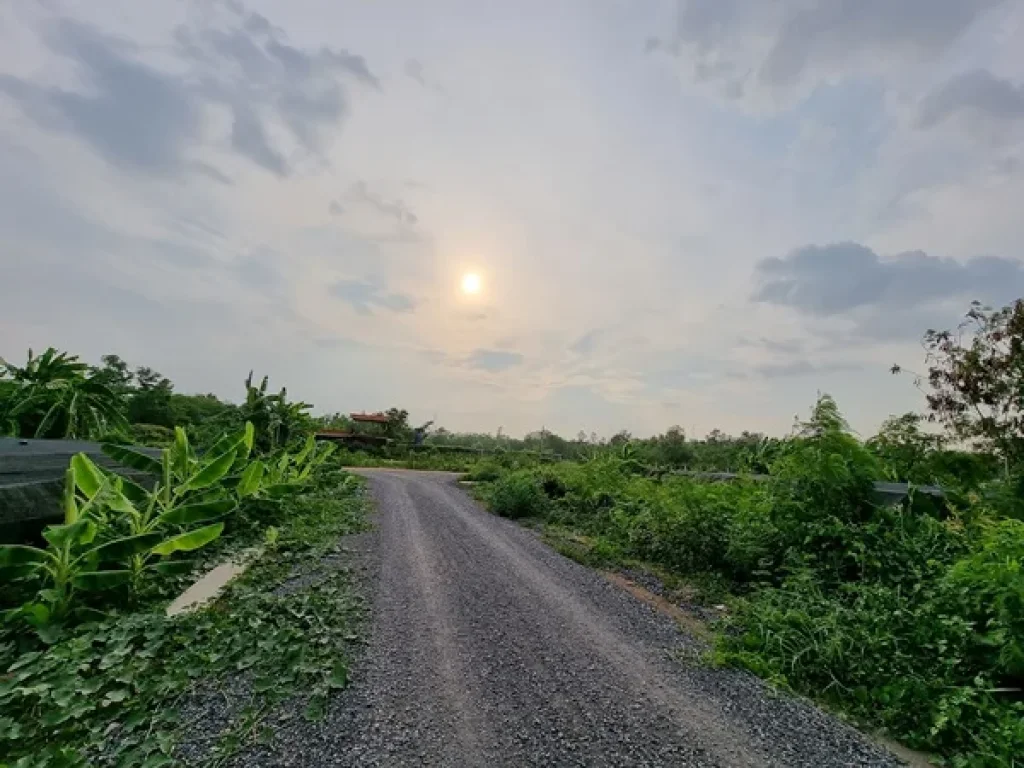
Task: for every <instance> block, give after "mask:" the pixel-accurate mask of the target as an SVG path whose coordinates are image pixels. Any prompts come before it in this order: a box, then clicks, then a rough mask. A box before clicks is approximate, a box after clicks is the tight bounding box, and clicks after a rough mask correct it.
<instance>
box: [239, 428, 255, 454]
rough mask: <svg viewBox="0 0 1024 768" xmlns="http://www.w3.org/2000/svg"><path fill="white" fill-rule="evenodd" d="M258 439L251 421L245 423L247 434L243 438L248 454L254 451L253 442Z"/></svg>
mask: <svg viewBox="0 0 1024 768" xmlns="http://www.w3.org/2000/svg"><path fill="white" fill-rule="evenodd" d="M255 439H256V428H255V427H253V425H252V422H251V421H247V422H245V432H244V434H243V436H242V444H243V445H245V450H246V451H247V452H251V451H252V446H253V442H254V441H255Z"/></svg>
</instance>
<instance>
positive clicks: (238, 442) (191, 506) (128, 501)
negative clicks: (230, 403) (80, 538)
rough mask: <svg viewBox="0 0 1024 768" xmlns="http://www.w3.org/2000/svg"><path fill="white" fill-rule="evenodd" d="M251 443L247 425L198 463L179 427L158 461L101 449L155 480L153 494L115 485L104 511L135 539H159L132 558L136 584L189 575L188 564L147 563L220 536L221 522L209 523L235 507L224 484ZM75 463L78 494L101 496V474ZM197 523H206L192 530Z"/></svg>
mask: <svg viewBox="0 0 1024 768" xmlns="http://www.w3.org/2000/svg"><path fill="white" fill-rule="evenodd" d="M252 441H253V429H252V425H251V424H246V427H245V430H243V432H242V433H241V434H238V435H234V436H226V437H224V438H221V440H219V441H218V442H217V443H216V444H215V445H214V446H213V448H212V449H211V450H210V451H209V453H208V455H207V456H204V457H203V458H201V459H200V458H198V457H197V456H196V453H195V451H194V450H193V449H192V447H191V445H190V444H189V440H188V436H187V434H186V433H185V430H183V429H181V428H180V427H177V428H175V435H174V444H173V445H172V446H171V447H170V448H165V449H164V450H163V451H161V454H160V459H159V460H157V459H155V458H154V457H152V456H149V455H147V454H144V453H141V452H139V451H135V450H133V449H131V448H126V447H125V446H119V445H104V446H103V451H104V452H105V453H106V454H107V455H108V456H111V457H112V458H114V459H116V460H117V461H120V462H121V463H123V464H126V465H128V466H130V467H134V468H137V469H142V470H146V471H149V472H150V473H152V474H157V475H158V477H159V480H158V481H157V483H156V485H155V486H154V488H153V490H152V491H147V490H145V489H144V488H142V487H141V486H138V485H137V484H135V483H132V482H130V481H126V480H120V479H119V480H115V481H114V483H115V485H114V487H115V490H116V491H120V493H116V492H115V493H113V494H111V495H110V499H109V500H108V502H107V506H108V507H109V508H110V509H111V510H113V511H115V512H117V513H119V514H120V515H121V516H122V519H124V520H125V521H126V522H127V526H128V530H129V531H130V532H131V533H132V534H133V535H139V534H146V533H152V532H158V533H160V534H161V541H160V542H159V543H157V544H156V545H155V546H154V547H153V548H152V549H151V550H149V551H148V552H142V553H138V554H136V555H135V556H134V557H133V558H132V563H131V572H132V574H133V577H134V578H135V579H139V578H141V576H142V573H143V571H144V570H146V569H152V570H156V571H159V572H161V573H169V572H176V571H180V570H187V569H188V568H189V567H190V564H189V563H183V562H180V561H179V562H175V561H168V560H159V561H157V562H155V563H151V562H150V561H152V560H153V559H154V558H155V557H166V556H168V555H171V554H173V553H175V552H191V551H193V550H196V549H199V548H201V547H204V546H206V545H207V544H209V543H210V542H212V541H214V540H215V539H216V538H218V537H219V536H220V535H221V533H222V532H223V530H224V523H223V522H213V521H215V520H216V519H217V518H220V517H223V516H224V515H226V514H228V513H229V512H231V511H232V510H234V509H235V507H236V506H237V505H238V496H237V494H236V493H233V492H231V490H230V488H229V484H228V483H227V482H226V481H227V480H228V478H229V473H231V472H232V470H233V469H234V468H235V467H236V466H242V465H244V464H245V463H246V461H247V458H248V456H249V452H250V451H251V450H252ZM75 460H76V461H77V462H78V463H79V465H80V467H81V470H82V471H81V472H80V473H79V476H80V477H81V478H82V482H80V483H79V490H80V491H81V492H82V493H83V494H84V495H85V496H86V497H87V498H88V497H91V495H92V494H93V493H98V492H99V490H100V487H101V485H102V483H103V476H104V474H105V473H104V472H103V470H101V469H100V468H99V467H97V466H96V465H95V464H93V463H92V462H91V461H90V460H89V458H88V457H87V456H85V455H83V454H79V455H78V456H76V457H75ZM236 484H237V481H236ZM199 523H206V524H205V525H201V526H200V527H198V528H190V526H195V525H196V524H199ZM183 529H184V530H183ZM172 533H173V535H169V534H172Z"/></svg>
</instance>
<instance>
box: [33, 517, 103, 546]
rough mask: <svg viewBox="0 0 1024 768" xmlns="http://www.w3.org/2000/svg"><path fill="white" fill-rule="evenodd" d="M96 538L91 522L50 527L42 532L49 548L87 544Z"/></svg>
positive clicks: (94, 528)
mask: <svg viewBox="0 0 1024 768" xmlns="http://www.w3.org/2000/svg"><path fill="white" fill-rule="evenodd" d="M95 537H96V524H95V523H93V522H92V520H78V521H77V522H74V523H71V524H70V525H51V526H49V527H48V528H47V529H46V530H45V531H43V538H44V539H46V540H47V541H48V542H49V543H50V546H52V547H55V548H56V549H63V548H64V547H65V546H67V545H68V544H72V545H73V544H89V543H90V542H91V541H92V540H93V539H94V538H95Z"/></svg>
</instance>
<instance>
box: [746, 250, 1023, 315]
mask: <svg viewBox="0 0 1024 768" xmlns="http://www.w3.org/2000/svg"><path fill="white" fill-rule="evenodd" d="M755 279H756V282H757V288H756V289H755V291H754V295H753V299H754V300H755V301H761V302H765V303H768V304H777V305H781V306H787V307H792V308H794V309H796V310H798V311H800V312H804V313H807V314H811V315H835V314H840V313H843V312H847V311H850V310H854V309H856V308H858V307H865V306H875V307H882V308H899V309H907V308H909V307H914V306H917V305H921V304H926V303H929V302H933V301H939V300H943V299H950V298H954V297H966V298H969V299H973V298H977V299H980V300H983V301H985V300H987V301H993V300H1000V301H1001V300H1004V299H1008V298H1013V297H1016V296H1020V295H1024V265H1022V264H1021V263H1020V262H1018V261H1014V260H1011V259H1005V258H1000V257H996V256H980V257H977V258H974V259H970V260H969V261H966V262H960V261H956V260H954V259H944V258H940V257H938V256H930V255H928V254H926V253H924V252H923V251H911V252H909V253H904V254H900V255H899V256H896V257H895V258H892V259H886V260H882V259H881V258H879V256H878V254H876V253H875V252H874V251H872V250H871V249H870V248H867V247H865V246H863V245H859V244H858V243H849V242H848V243H835V244H832V245H824V246H818V245H808V246H805V247H803V248H799V249H797V250H795V251H793V252H792V253H790V254H789V255H788V256H786V257H785V258H782V259H779V258H769V259H765V260H763V261H761V262H760V263H759V264H758V265H757V268H756V275H755Z"/></svg>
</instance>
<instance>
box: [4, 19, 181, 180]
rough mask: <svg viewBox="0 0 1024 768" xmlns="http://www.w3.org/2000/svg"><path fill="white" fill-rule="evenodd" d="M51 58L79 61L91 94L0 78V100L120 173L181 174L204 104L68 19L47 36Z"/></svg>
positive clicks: (129, 52) (123, 48)
mask: <svg viewBox="0 0 1024 768" xmlns="http://www.w3.org/2000/svg"><path fill="white" fill-rule="evenodd" d="M43 39H44V41H45V42H46V44H47V45H48V46H49V47H50V48H51V50H53V52H55V53H58V54H60V55H63V56H66V57H69V58H72V59H74V60H76V61H77V62H78V63H79V65H80V67H81V70H82V74H83V76H84V79H85V80H86V81H87V82H88V84H89V90H88V92H87V93H77V92H73V91H65V90H62V89H59V88H43V87H40V86H36V85H34V84H32V83H29V82H26V81H23V80H17V79H16V78H13V77H6V76H5V77H0V92H4V93H6V94H7V95H8V96H10V97H12V98H13V99H14V100H15V101H17V102H19V103H20V104H21V106H22V107H23V109H24V111H25V112H26V114H28V116H29V117H31V118H32V119H33V120H34V121H35V122H37V123H38V124H39V125H41V126H43V127H44V128H47V129H50V130H68V131H71V132H73V133H76V134H77V135H79V136H80V137H81V138H82V139H84V140H85V141H87V142H88V143H89V144H91V145H92V147H93V148H94V149H95V150H96V151H97V152H99V153H100V154H101V155H102V156H103V157H105V158H106V159H107V160H108V161H110V162H111V163H113V164H115V165H119V166H123V167H131V168H135V169H138V170H143V171H150V172H154V171H157V172H166V171H177V170H179V169H180V168H181V167H182V164H183V162H184V155H185V153H186V150H187V149H188V148H189V147H190V146H191V145H192V143H193V142H195V141H196V140H197V139H198V138H199V129H200V123H199V106H200V105H199V103H198V102H197V101H196V99H195V98H194V96H193V95H192V94H191V93H189V91H188V89H187V88H186V87H185V86H184V85H183V83H182V82H181V81H180V80H179V79H177V78H175V77H173V76H170V75H166V74H163V73H161V72H158V71H156V70H154V69H151V68H150V67H148V66H146V65H144V64H142V63H140V62H139V61H137V60H136V59H135V58H134V56H135V49H134V48H133V47H132V46H130V45H129V44H128V43H126V42H125V41H122V40H119V39H117V38H111V37H108V36H105V35H103V34H101V33H100V32H99V31H97V30H96V29H94V28H93V27H91V26H88V25H86V24H81V23H78V22H75V21H70V20H67V19H64V20H60V21H57V22H55V23H54V24H52V25H51V26H50V27H49V28H47V30H46V33H45V34H44V35H43Z"/></svg>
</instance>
